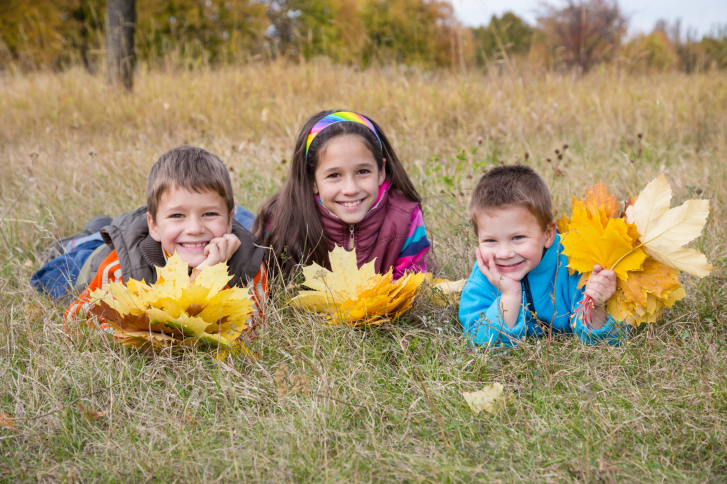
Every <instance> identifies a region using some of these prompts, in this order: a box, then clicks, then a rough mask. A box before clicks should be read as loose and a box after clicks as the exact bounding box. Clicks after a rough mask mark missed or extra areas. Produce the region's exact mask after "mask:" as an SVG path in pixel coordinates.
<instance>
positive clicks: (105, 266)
mask: <svg viewBox="0 0 727 484" xmlns="http://www.w3.org/2000/svg"><path fill="white" fill-rule="evenodd" d="M111 282H121V283H123V282H124V278H123V275H122V274H121V265H120V264H119V258H118V256H117V255H116V251H115V250H114V251H112V252H111V253H110V254H109V255H108V256H107V257H106V258H105V259H104V260H103V262H102V263H101V265H100V266H99V268H98V271H97V272H96V275H95V276H94V278H93V279H92V280H91V283H90V284H89V285H88V287H86V289H85V290H84V291H83V292H82V293H81V295H80V296H78V298H77V299H76V300H75V301H73V302H72V303H71V304H70V306H68V308H66V310H65V312H64V314H63V323H64V325H66V326H67V325H70V324H74V323H76V324H77V323H79V322H81V321H86V322H87V323H89V324H92V322H93V321H95V322H96V323H98V324H99V326H100V327H101V328H102V329H106V328H108V327H110V325H109V324H108V322H107V321H106V320H105V319H103V318H97V317H94V318H93V319H87V318H88V311H89V309H91V307H92V305H93V303H92V302H91V293H92V292H93V291H95V290H96V289H102V288H104V287H105V286H106V285H107V284H109V283H111Z"/></svg>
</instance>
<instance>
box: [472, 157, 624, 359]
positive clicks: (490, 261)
mask: <svg viewBox="0 0 727 484" xmlns="http://www.w3.org/2000/svg"><path fill="white" fill-rule="evenodd" d="M470 214H471V217H472V223H473V225H474V229H475V234H476V235H477V239H478V243H479V245H478V247H477V250H476V252H475V255H476V257H477V263H476V264H475V266H474V268H473V269H472V274H471V275H470V278H469V280H468V281H467V284H466V285H465V288H464V290H463V291H462V296H461V300H460V308H459V319H460V321H461V322H462V325H463V326H464V332H465V335H466V336H467V337H468V338H470V339H471V340H472V342H474V343H475V344H478V345H492V346H497V345H502V346H515V345H516V344H517V342H518V341H519V340H522V339H523V338H525V337H526V336H542V335H544V334H547V333H548V332H552V333H572V332H575V333H576V334H577V335H578V337H579V338H580V340H581V341H583V342H584V343H587V344H594V343H597V342H600V341H606V342H608V343H610V344H617V343H618V341H619V340H620V339H621V338H622V337H623V336H624V335H625V334H627V330H625V329H624V326H623V325H622V324H621V323H620V322H617V321H614V320H613V319H612V318H611V317H610V316H609V315H608V313H607V311H606V308H605V305H606V301H608V299H609V298H610V297H611V296H613V295H614V293H615V292H616V274H615V273H614V272H613V271H611V270H604V269H603V268H602V267H601V266H598V265H597V266H594V267H593V275H592V276H591V278H590V279H589V280H588V283H587V284H586V286H585V288H579V287H578V282H579V280H580V278H581V274H579V273H574V274H572V275H571V274H569V273H568V267H567V265H568V260H567V258H566V256H565V255H563V247H562V245H561V242H560V236H559V235H558V234H556V230H555V221H554V220H553V209H552V203H551V197H550V191H549V190H548V186H547V185H546V184H545V181H544V180H543V179H542V178H541V177H540V176H539V175H538V174H537V173H535V171H533V169H532V168H530V167H528V166H524V165H515V166H500V167H497V168H493V169H492V170H490V171H488V172H487V173H486V174H485V175H484V176H483V177H482V178H481V179H480V181H479V183H477V186H476V187H475V190H474V192H473V194H472V202H471V203H470ZM584 295H588V296H591V298H593V301H594V304H595V306H594V307H593V309H592V311H591V318H592V320H591V325H590V328H589V327H587V326H586V324H585V323H584V322H583V320H582V318H581V317H576V316H575V312H576V308H577V307H578V305H579V303H580V302H581V301H582V300H583V298H584V297H585V296H584Z"/></svg>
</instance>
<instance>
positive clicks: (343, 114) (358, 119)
mask: <svg viewBox="0 0 727 484" xmlns="http://www.w3.org/2000/svg"><path fill="white" fill-rule="evenodd" d="M343 121H353V122H354V123H360V124H363V125H364V126H367V127H368V128H369V129H370V130H371V131H373V132H374V134H375V135H376V139H377V140H379V145H381V138H379V133H377V132H376V128H374V125H373V123H371V121H369V120H368V119H366V118H365V117H363V116H361V115H360V114H356V113H352V112H349V111H339V112H337V113H331V114H329V115H327V116H324V117H323V118H321V120H320V121H318V122H317V123H316V124H315V126H313V128H311V130H310V133H308V141H307V142H306V144H305V154H306V156H308V149H310V144H311V143H312V142H313V138H315V137H316V136H318V133H320V132H321V131H323V130H324V129H326V128H327V127H328V126H330V125H332V124H336V123H341V122H343ZM381 147H382V148H383V145H381Z"/></svg>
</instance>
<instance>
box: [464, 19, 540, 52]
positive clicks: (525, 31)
mask: <svg viewBox="0 0 727 484" xmlns="http://www.w3.org/2000/svg"><path fill="white" fill-rule="evenodd" d="M472 36H473V39H474V42H475V47H476V61H477V63H478V64H479V65H487V64H488V63H489V62H490V61H492V60H494V59H498V58H499V57H500V56H502V55H503V54H507V55H524V54H527V53H528V51H529V50H530V43H531V42H532V38H533V27H531V26H530V25H528V23H527V22H525V21H524V20H523V19H521V18H520V17H518V16H517V15H515V14H514V13H512V12H505V13H504V14H503V15H502V17H499V18H498V17H497V15H493V16H492V18H491V19H490V24H489V25H487V26H482V27H476V28H474V29H472Z"/></svg>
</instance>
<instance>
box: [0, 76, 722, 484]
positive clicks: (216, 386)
mask: <svg viewBox="0 0 727 484" xmlns="http://www.w3.org/2000/svg"><path fill="white" fill-rule="evenodd" d="M135 89H136V90H135V92H134V94H133V95H126V94H118V93H115V92H114V91H112V90H110V89H109V88H107V87H106V86H105V85H104V83H103V80H102V78H101V77H94V76H90V75H88V74H86V73H84V72H83V71H81V70H71V71H68V72H65V73H60V74H53V73H36V74H33V75H28V76H14V75H11V74H7V73H6V74H0V167H1V169H0V217H2V219H1V220H0V234H1V237H0V414H7V415H8V416H9V418H11V419H13V420H12V422H13V424H14V427H12V426H8V425H4V426H3V425H0V479H2V480H3V481H5V482H26V481H27V482H30V481H32V482H57V481H61V482H148V481H151V482H197V481H202V482H219V481H223V482H226V481H232V482H241V481H250V482H253V481H254V482H259V481H272V482H287V481H292V482H343V481H345V482H370V481H377V482H391V481H394V482H396V481H403V482H421V481H424V482H475V481H476V482H523V481H524V482H606V483H610V482H627V483H632V482H684V481H689V482H725V481H726V480H727V435H726V431H727V376H726V371H727V328H725V319H726V315H727V309H726V308H725V303H727V288H726V287H725V281H726V280H727V278H726V277H725V271H724V268H725V266H727V253H726V252H725V243H726V242H727V224H726V223H725V222H727V219H726V216H725V209H726V208H727V181H726V180H727V161H726V160H727V77H725V75H724V74H710V75H692V76H686V75H682V74H677V73H671V74H659V75H655V76H653V77H650V76H626V75H623V74H619V73H617V72H609V71H602V72H596V71H594V72H592V73H591V74H589V75H588V76H586V77H581V78H579V77H577V76H572V75H566V74H562V75H561V74H543V73H532V72H528V71H518V70H512V71H510V72H507V73H505V74H502V75H494V74H493V75H483V74H480V73H474V72H473V73H469V74H450V73H445V72H441V73H432V72H419V71H415V70H406V71H404V70H396V69H388V70H386V69H383V70H369V71H360V70H355V69H352V68H346V67H336V66H332V65H330V64H328V63H325V62H319V63H310V64H305V65H300V66H291V65H284V64H282V63H281V64H272V65H255V64H252V65H248V66H245V67H239V68H224V69H220V70H199V71H193V72H187V71H166V72H165V71H164V70H161V69H143V68H142V69H141V72H140V73H139V75H138V78H137V82H136V88H135ZM327 108H347V109H352V110H356V111H359V112H362V113H364V114H368V115H370V116H371V117H372V118H374V119H375V120H376V121H378V122H379V123H380V124H381V125H382V126H383V128H384V130H385V131H386V133H387V135H388V136H389V137H390V138H391V139H392V142H393V143H394V146H395V147H396V149H397V150H398V152H399V155H400V156H401V158H402V159H403V160H404V164H405V166H406V167H407V169H408V171H409V173H410V174H411V176H412V178H413V180H414V182H415V184H416V185H417V188H418V189H419V190H420V192H421V193H422V195H423V196H424V199H425V202H424V216H425V222H426V225H427V229H428V231H429V236H430V240H432V241H433V244H434V248H435V260H436V263H437V267H438V271H439V273H440V274H441V275H443V276H445V277H449V278H462V277H467V276H468V275H469V272H470V270H471V267H472V263H473V260H474V258H473V247H474V242H475V240H474V235H473V234H472V231H471V228H470V227H469V225H468V223H467V219H466V207H467V205H468V203H469V195H470V193H471V189H472V188H473V187H474V185H475V183H476V181H477V179H478V177H479V175H480V174H481V173H482V171H483V170H485V169H487V168H488V167H490V166H493V165H497V164H501V163H514V162H516V161H519V162H521V163H528V164H530V165H532V166H533V167H534V168H536V169H537V170H538V171H539V172H540V173H541V174H542V175H543V177H544V178H545V179H546V181H547V182H548V184H549V185H550V186H551V189H552V193H553V198H554V202H555V206H556V208H557V210H558V211H559V212H562V211H569V206H570V199H571V196H573V195H575V196H577V197H579V198H580V197H581V196H582V195H583V189H584V187H585V186H586V185H588V186H590V185H592V184H593V183H595V182H597V181H598V180H599V179H600V180H602V181H603V182H604V183H605V184H606V185H607V186H608V187H609V188H610V189H611V191H612V192H615V193H616V194H617V195H618V196H619V197H620V198H628V196H629V195H630V194H633V195H635V194H637V193H638V192H639V191H640V189H641V188H642V187H643V186H644V185H645V184H646V182H648V181H649V180H651V179H652V178H654V177H655V176H656V175H657V174H658V173H660V172H664V173H666V176H667V178H668V180H669V181H670V183H671V185H672V187H673V189H674V193H675V199H676V200H674V201H673V203H677V202H679V203H680V202H682V201H684V200H686V199H688V198H695V197H702V198H710V199H711V201H712V202H711V209H712V212H711V217H710V220H709V222H708V225H707V228H706V231H705V235H704V236H703V237H702V238H700V239H699V240H698V241H697V243H696V244H695V246H696V247H697V248H699V249H700V250H702V251H703V252H704V253H705V254H706V255H707V257H708V258H709V260H710V261H711V262H712V264H713V265H715V266H716V267H717V270H716V271H715V272H713V273H712V275H711V276H709V277H708V278H706V279H704V280H696V279H694V278H691V277H689V276H684V275H683V276H682V283H683V284H684V286H685V288H686V290H687V293H688V297H687V298H686V299H684V300H683V301H681V302H679V303H677V305H676V306H675V307H674V308H673V309H672V310H669V311H667V313H666V314H665V317H664V320H663V321H662V322H660V323H658V324H655V325H650V326H643V325H642V326H641V327H639V328H638V329H637V330H636V331H635V333H634V336H633V338H632V339H630V340H629V341H628V342H627V343H626V344H624V345H623V346H622V347H619V348H611V347H586V346H583V345H581V344H580V343H578V342H577V341H575V340H574V338H573V337H558V338H554V339H552V340H531V341H528V342H527V343H526V344H523V345H521V346H519V347H518V348H517V349H513V350H490V351H488V350H484V349H478V348H474V347H470V346H467V345H466V343H465V341H464V339H463V337H462V332H461V328H460V326H459V323H458V321H457V311H456V308H452V307H446V308H441V307H438V306H435V305H431V304H429V303H428V302H427V301H426V300H425V299H424V298H420V299H419V300H418V301H417V302H416V303H415V307H414V308H413V310H412V311H411V312H409V313H408V314H407V315H405V317H403V318H402V319H401V320H400V321H398V322H397V323H396V324H394V325H388V326H384V327H380V328H376V329H351V328H344V327H327V326H326V325H325V324H322V323H321V322H320V321H319V320H316V319H314V318H313V317H311V316H307V315H303V314H299V313H296V312H294V311H292V310H291V309H290V308H288V307H287V305H286V304H285V298H284V296H283V295H279V296H278V297H276V299H275V301H274V302H273V307H272V309H271V311H270V313H269V315H268V321H267V325H266V326H265V328H264V329H263V331H262V334H261V337H260V338H259V339H258V340H257V341H256V342H255V344H254V347H253V348H252V349H253V350H254V351H255V352H257V353H258V355H259V357H258V358H256V359H251V358H246V357H238V358H229V359H227V360H226V361H224V362H217V361H215V360H214V359H213V358H211V357H210V356H209V355H207V354H203V353H197V352H193V351H190V352H187V353H185V354H183V355H181V356H170V355H164V354H159V355H148V354H139V353H135V352H131V351H125V350H122V349H120V348H118V347H116V346H114V345H112V344H110V343H109V341H108V340H107V339H105V338H104V337H103V336H102V335H101V334H100V333H99V332H97V331H95V330H93V329H85V328H80V327H79V328H71V329H70V330H69V331H64V328H63V325H62V311H63V307H58V306H56V305H54V303H53V302H52V301H51V300H50V299H48V298H47V297H44V296H40V295H38V294H37V293H35V291H34V290H33V289H32V288H31V287H30V285H29V284H28V282H27V281H28V279H29V278H30V276H31V274H32V273H33V272H34V271H36V270H38V269H39V268H40V263H39V261H38V258H39V255H40V252H41V251H42V250H43V248H44V247H45V246H47V245H48V244H49V243H50V242H51V241H52V239H53V238H54V237H55V238H57V237H61V236H65V235H70V234H73V233H74V232H76V231H78V230H80V228H81V227H82V226H83V225H84V223H85V222H86V221H87V220H88V219H90V218H91V217H93V216H95V215H97V214H100V213H107V214H110V215H112V216H113V215H117V214H120V213H122V212H124V211H128V210H131V209H133V208H136V207H137V206H139V205H142V204H144V203H145V193H146V176H147V174H148V171H149V169H150V167H151V165H152V164H153V163H154V161H156V159H157V158H158V156H159V155H161V154H162V153H163V152H165V151H167V150H168V149H170V148H172V147H174V146H177V145H180V144H183V143H188V144H192V145H198V146H202V147H204V148H206V149H208V150H210V151H212V152H214V153H216V154H218V155H219V156H220V157H221V158H222V159H223V161H225V162H226V163H227V164H228V165H229V167H230V169H231V175H232V178H233V186H234V188H235V195H236V197H237V200H238V202H239V203H241V204H242V205H245V206H247V207H248V208H250V209H257V208H258V207H259V206H260V204H261V203H262V201H263V200H264V198H265V197H267V196H269V195H270V194H272V193H274V191H275V190H276V189H277V187H279V186H280V184H281V182H282V180H283V178H284V176H285V174H286V170H287V166H288V165H287V160H289V158H290V155H291V152H292V145H293V141H294V137H295V135H296V133H297V130H298V128H299V126H300V125H301V124H302V123H303V121H304V120H305V119H306V118H307V117H308V116H310V115H311V114H313V113H314V112H316V111H318V110H320V109H327ZM480 137H481V140H482V141H481V143H480V142H478V138H480ZM563 145H568V148H567V150H566V151H565V155H564V156H563V159H562V160H559V159H558V156H557V155H556V154H555V150H556V149H559V150H562V147H563ZM281 377H282V378H281ZM295 382H298V383H299V385H298V387H296V386H295ZM300 382H307V383H306V384H305V385H303V387H304V388H300ZM493 382H500V383H502V384H503V385H504V386H505V388H506V390H507V391H508V392H510V393H511V394H513V395H514V399H513V401H512V402H510V403H509V404H508V405H507V406H506V407H504V408H502V409H501V410H500V411H499V412H498V413H497V414H495V415H490V414H487V413H481V414H479V415H474V414H473V412H472V411H471V410H470V409H469V407H468V406H467V405H466V403H465V401H464V398H463V397H462V394H461V393H462V392H463V391H474V390H479V389H481V388H482V387H483V386H484V385H487V384H490V383H493ZM307 385H309V389H308V388H307ZM84 409H86V410H85V411H84ZM94 412H101V413H103V415H101V416H100V417H98V419H96V420H94V418H89V415H90V416H94V415H95V416H98V415H97V414H94ZM0 423H5V424H7V423H8V421H7V420H1V419H0Z"/></svg>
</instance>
